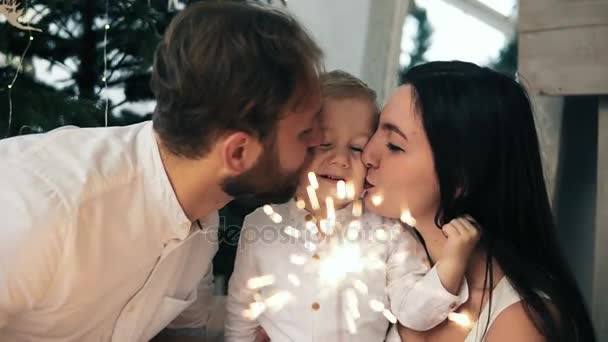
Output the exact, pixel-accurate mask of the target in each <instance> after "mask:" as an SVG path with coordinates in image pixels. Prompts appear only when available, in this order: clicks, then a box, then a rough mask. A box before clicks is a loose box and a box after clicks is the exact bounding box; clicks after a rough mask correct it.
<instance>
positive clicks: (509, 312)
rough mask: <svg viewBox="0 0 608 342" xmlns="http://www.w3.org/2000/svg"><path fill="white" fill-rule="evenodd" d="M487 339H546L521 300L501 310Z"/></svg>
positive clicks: (495, 341)
mask: <svg viewBox="0 0 608 342" xmlns="http://www.w3.org/2000/svg"><path fill="white" fill-rule="evenodd" d="M485 341H486V342H503V341H504V342H507V341H522V342H537V341H538V342H541V341H545V339H544V337H543V336H542V334H541V333H540V331H539V330H538V328H537V327H536V325H534V322H533V321H532V319H531V318H530V316H529V315H528V314H527V312H526V308H525V304H524V303H523V302H522V301H521V300H520V301H518V302H515V303H513V304H511V305H509V306H508V307H506V308H505V309H504V310H502V311H501V312H500V314H499V315H498V316H497V317H496V320H495V321H494V322H493V323H492V325H491V326H490V327H489V329H488V333H487V335H486V338H485Z"/></svg>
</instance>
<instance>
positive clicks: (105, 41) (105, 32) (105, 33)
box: [101, 0, 110, 127]
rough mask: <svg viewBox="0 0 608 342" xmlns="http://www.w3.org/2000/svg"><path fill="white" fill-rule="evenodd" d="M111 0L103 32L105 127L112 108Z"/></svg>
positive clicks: (107, 5)
mask: <svg viewBox="0 0 608 342" xmlns="http://www.w3.org/2000/svg"><path fill="white" fill-rule="evenodd" d="M109 14H110V0H106V20H105V25H104V27H103V28H104V30H103V77H102V78H101V81H102V82H103V90H104V94H105V98H106V105H105V107H106V108H105V113H104V125H105V127H108V110H109V107H110V97H109V96H108V30H109V29H110V19H109Z"/></svg>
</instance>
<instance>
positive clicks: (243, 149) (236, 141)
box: [221, 132, 263, 175]
mask: <svg viewBox="0 0 608 342" xmlns="http://www.w3.org/2000/svg"><path fill="white" fill-rule="evenodd" d="M262 151H263V146H262V144H261V143H260V142H259V140H258V139H257V138H256V137H254V136H252V135H251V134H249V133H246V132H234V133H231V134H229V135H227V136H226V137H225V138H224V141H223V142H222V148H221V157H222V162H223V165H224V168H225V169H226V170H227V172H228V173H229V174H235V175H236V174H241V173H243V172H245V171H247V170H249V169H250V168H252V167H253V165H255V163H256V162H257V160H258V158H259V156H260V155H261V154H262Z"/></svg>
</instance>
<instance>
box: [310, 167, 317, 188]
mask: <svg viewBox="0 0 608 342" xmlns="http://www.w3.org/2000/svg"><path fill="white" fill-rule="evenodd" d="M308 181H309V182H310V186H312V188H313V189H315V190H317V189H318V188H319V182H318V181H317V175H315V173H314V172H312V171H310V172H309V173H308Z"/></svg>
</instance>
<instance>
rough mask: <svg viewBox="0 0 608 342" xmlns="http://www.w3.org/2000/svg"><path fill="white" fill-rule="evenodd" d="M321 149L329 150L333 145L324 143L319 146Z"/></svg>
mask: <svg viewBox="0 0 608 342" xmlns="http://www.w3.org/2000/svg"><path fill="white" fill-rule="evenodd" d="M319 147H322V148H329V147H331V143H322V144H321V145H319Z"/></svg>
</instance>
